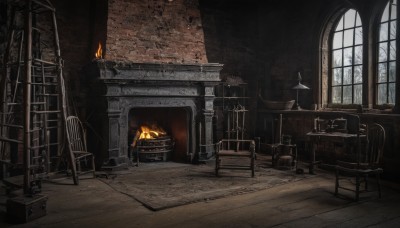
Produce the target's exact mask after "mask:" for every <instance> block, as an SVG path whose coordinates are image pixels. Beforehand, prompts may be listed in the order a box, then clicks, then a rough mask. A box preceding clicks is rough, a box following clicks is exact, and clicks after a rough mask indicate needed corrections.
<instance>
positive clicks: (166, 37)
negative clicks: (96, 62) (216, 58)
mask: <svg viewBox="0 0 400 228" xmlns="http://www.w3.org/2000/svg"><path fill="white" fill-rule="evenodd" d="M106 40H107V41H106V51H105V59H109V60H121V61H126V60H128V61H134V62H155V63H167V62H172V63H207V56H206V51H205V47H204V34H203V29H202V22H201V16H200V10H199V5H198V1H197V0H175V1H172V2H169V1H165V0H147V1H144V0H143V1H135V0H109V1H108V21H107V38H106Z"/></svg>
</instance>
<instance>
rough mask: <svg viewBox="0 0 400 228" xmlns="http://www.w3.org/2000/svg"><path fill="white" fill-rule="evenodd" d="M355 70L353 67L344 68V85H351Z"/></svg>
mask: <svg viewBox="0 0 400 228" xmlns="http://www.w3.org/2000/svg"><path fill="white" fill-rule="evenodd" d="M352 72H353V70H352V69H351V67H345V68H343V85H349V84H351V81H352V77H353V74H352Z"/></svg>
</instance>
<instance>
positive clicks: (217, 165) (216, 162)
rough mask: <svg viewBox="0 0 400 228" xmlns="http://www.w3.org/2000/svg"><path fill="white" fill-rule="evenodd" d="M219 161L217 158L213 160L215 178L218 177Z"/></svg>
mask: <svg viewBox="0 0 400 228" xmlns="http://www.w3.org/2000/svg"><path fill="white" fill-rule="evenodd" d="M219 163H220V159H219V157H218V156H216V158H215V176H218V171H219Z"/></svg>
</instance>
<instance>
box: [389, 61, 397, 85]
mask: <svg viewBox="0 0 400 228" xmlns="http://www.w3.org/2000/svg"><path fill="white" fill-rule="evenodd" d="M389 81H390V82H395V81H396V62H390V63H389Z"/></svg>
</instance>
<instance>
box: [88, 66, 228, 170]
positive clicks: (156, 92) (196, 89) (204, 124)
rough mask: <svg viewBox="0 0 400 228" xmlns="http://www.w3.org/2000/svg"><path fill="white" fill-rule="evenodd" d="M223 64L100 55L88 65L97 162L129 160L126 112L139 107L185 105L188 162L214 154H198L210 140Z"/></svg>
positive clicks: (92, 145) (92, 144) (118, 163)
mask: <svg viewBox="0 0 400 228" xmlns="http://www.w3.org/2000/svg"><path fill="white" fill-rule="evenodd" d="M221 69H222V64H213V63H210V64H153V63H133V62H115V61H104V60H98V61H94V62H92V64H90V66H88V67H87V74H88V76H89V78H90V84H89V85H90V98H89V101H90V102H89V107H90V110H91V115H90V113H89V115H90V118H89V122H90V124H91V126H92V127H93V129H94V130H95V132H96V133H97V136H95V135H96V134H93V135H92V136H91V137H90V138H89V142H90V143H89V144H90V145H89V147H90V149H91V151H93V152H94V153H95V156H96V160H97V164H98V165H102V164H107V165H108V166H110V165H111V166H123V165H126V164H129V163H130V158H129V145H130V142H128V131H129V113H130V111H131V110H133V109H142V108H185V109H186V110H188V111H187V113H188V114H187V115H188V118H187V119H188V120H189V124H187V125H188V127H187V135H188V137H187V141H188V142H186V143H187V152H186V161H187V162H197V161H199V160H204V159H207V158H209V157H210V156H212V152H213V151H210V150H204V149H203V150H202V153H199V142H201V144H208V143H212V142H213V129H212V128H213V123H212V122H213V116H214V104H213V102H214V97H215V96H214V86H215V85H217V84H218V83H219V82H220V76H219V75H220V71H221Z"/></svg>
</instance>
